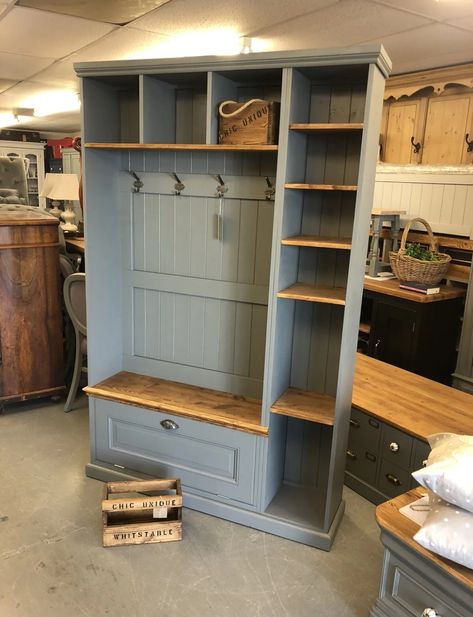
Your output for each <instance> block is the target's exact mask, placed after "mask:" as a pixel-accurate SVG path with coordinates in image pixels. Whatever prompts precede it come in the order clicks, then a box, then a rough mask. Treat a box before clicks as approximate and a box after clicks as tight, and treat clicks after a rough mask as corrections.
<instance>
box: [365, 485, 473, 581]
mask: <svg viewBox="0 0 473 617" xmlns="http://www.w3.org/2000/svg"><path fill="white" fill-rule="evenodd" d="M423 494H425V490H424V489H419V488H416V489H413V490H411V491H409V492H407V493H404V494H403V495H399V496H398V497H395V498H394V499H391V500H390V501H386V502H385V503H382V504H380V505H379V506H378V507H377V508H376V520H377V522H378V525H379V526H380V527H381V529H383V530H385V531H387V532H389V533H390V534H391V535H393V536H395V537H396V538H398V539H399V540H401V541H402V542H403V543H404V544H406V545H407V546H408V547H409V548H411V549H413V550H415V551H416V553H418V554H419V555H422V557H425V559H427V560H428V561H430V562H431V563H433V564H434V565H435V566H437V567H438V568H440V569H441V570H442V571H443V572H445V573H446V574H448V575H449V576H452V577H453V578H455V579H456V580H457V581H458V582H460V583H462V584H463V585H466V586H467V587H469V588H470V589H471V590H472V591H473V570H470V569H469V568H466V567H465V566H461V565H460V564H456V563H454V562H453V561H450V560H448V559H443V557H440V556H439V555H436V554H435V553H432V552H431V551H428V550H427V549H425V548H424V547H423V546H421V545H420V544H418V543H417V542H416V541H415V540H414V539H413V536H414V535H415V534H416V533H417V531H418V530H419V529H420V528H419V525H417V523H414V521H412V520H411V519H410V518H407V516H404V514H401V513H400V512H399V509H400V508H403V507H404V506H407V505H408V504H409V503H412V502H413V501H415V500H416V499H419V498H420V497H422V495H423Z"/></svg>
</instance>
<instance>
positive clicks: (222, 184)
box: [217, 174, 228, 197]
mask: <svg viewBox="0 0 473 617" xmlns="http://www.w3.org/2000/svg"><path fill="white" fill-rule="evenodd" d="M217 180H218V181H219V183H220V184H219V185H218V186H217V197H223V196H224V195H225V193H226V192H227V191H228V186H226V184H225V182H224V181H223V179H222V176H221V175H220V174H217Z"/></svg>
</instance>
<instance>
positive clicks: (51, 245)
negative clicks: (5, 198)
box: [0, 206, 64, 405]
mask: <svg viewBox="0 0 473 617" xmlns="http://www.w3.org/2000/svg"><path fill="white" fill-rule="evenodd" d="M58 253H59V240H58V221H57V219H55V218H53V217H51V216H48V215H47V214H45V213H44V212H42V211H40V210H38V212H35V211H33V210H31V209H25V210H20V209H18V208H8V206H3V207H1V208H0V405H1V404H2V403H3V402H5V401H17V400H25V399H28V398H36V397H42V396H50V395H53V394H58V393H61V392H62V391H63V390H64V375H63V347H62V313H61V302H60V288H59V285H60V283H59V280H60V279H59V256H58Z"/></svg>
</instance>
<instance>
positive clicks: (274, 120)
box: [218, 99, 280, 145]
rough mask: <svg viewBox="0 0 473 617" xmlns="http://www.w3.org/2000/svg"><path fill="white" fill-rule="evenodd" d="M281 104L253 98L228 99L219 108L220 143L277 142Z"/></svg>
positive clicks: (257, 143) (252, 143) (254, 143)
mask: <svg viewBox="0 0 473 617" xmlns="http://www.w3.org/2000/svg"><path fill="white" fill-rule="evenodd" d="M279 107H280V105H279V103H277V102H275V101H263V100H261V99H253V100H252V101H248V102H247V103H237V102H235V101H224V102H223V103H220V105H219V108H218V143H219V144H234V145H235V144H236V145H238V144H249V145H259V144H277V143H278V132H279Z"/></svg>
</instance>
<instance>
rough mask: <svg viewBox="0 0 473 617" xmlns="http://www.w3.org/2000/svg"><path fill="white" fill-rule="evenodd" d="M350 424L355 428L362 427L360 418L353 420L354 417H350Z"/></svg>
mask: <svg viewBox="0 0 473 617" xmlns="http://www.w3.org/2000/svg"><path fill="white" fill-rule="evenodd" d="M350 426H353V428H360V423H359V422H358V420H353V418H350Z"/></svg>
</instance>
